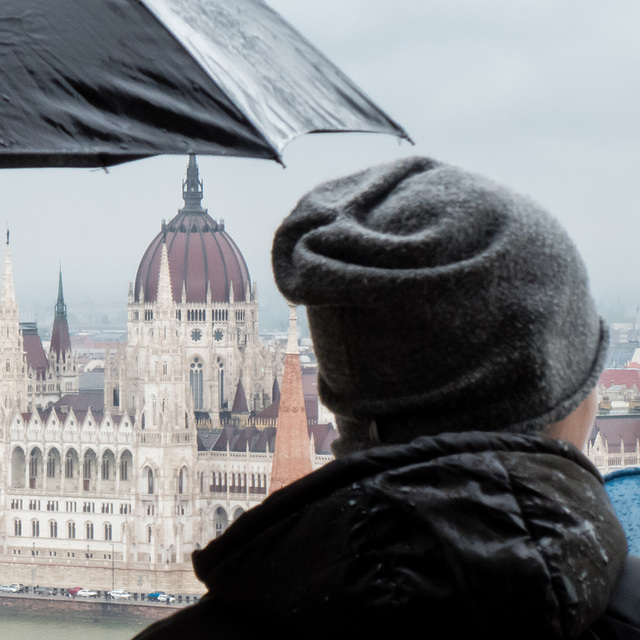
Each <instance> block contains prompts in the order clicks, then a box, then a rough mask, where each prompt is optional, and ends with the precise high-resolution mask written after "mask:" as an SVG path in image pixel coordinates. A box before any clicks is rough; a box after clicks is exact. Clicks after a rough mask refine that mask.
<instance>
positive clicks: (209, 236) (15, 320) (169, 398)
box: [0, 156, 335, 594]
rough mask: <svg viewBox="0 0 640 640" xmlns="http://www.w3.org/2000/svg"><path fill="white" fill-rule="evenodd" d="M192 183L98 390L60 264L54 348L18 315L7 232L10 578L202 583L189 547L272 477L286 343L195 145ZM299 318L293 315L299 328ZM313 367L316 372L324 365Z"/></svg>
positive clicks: (2, 307)
mask: <svg viewBox="0 0 640 640" xmlns="http://www.w3.org/2000/svg"><path fill="white" fill-rule="evenodd" d="M182 196H183V199H184V206H183V207H182V208H181V209H180V210H179V211H178V213H177V215H176V216H175V217H174V218H173V219H171V220H170V221H169V222H168V223H164V222H163V223H162V228H161V231H160V233H158V235H157V236H156V237H155V238H154V239H153V240H152V241H151V243H150V244H149V246H148V248H147V250H146V251H145V252H144V254H143V256H142V259H141V261H140V265H139V267H138V271H137V274H136V278H135V282H134V283H132V285H131V286H130V288H129V292H128V305H127V307H128V309H127V313H128V319H127V336H126V341H125V342H123V343H119V345H118V348H117V349H113V350H110V351H108V352H107V354H106V356H105V363H104V391H103V392H102V391H101V392H100V393H95V392H86V393H85V392H83V391H82V390H81V389H80V383H79V380H80V375H79V366H78V362H77V360H76V357H75V355H74V352H73V350H72V348H71V340H70V335H69V327H68V323H67V312H66V305H65V302H64V294H63V287H62V274H60V279H59V284H58V298H57V302H56V305H55V312H54V319H53V328H52V335H51V343H50V346H49V349H48V353H47V352H45V349H44V348H43V345H42V342H41V340H40V338H39V336H38V331H37V327H36V326H35V324H34V323H21V322H20V319H19V313H18V305H17V302H16V298H15V291H14V285H13V275H12V266H11V256H10V245H9V235H8V234H7V244H6V250H5V257H4V267H3V272H2V290H1V292H0V535H1V545H0V582H3V581H4V582H21V583H23V584H31V583H34V584H41V585H49V586H57V587H72V586H78V585H82V586H85V587H90V588H94V589H111V588H113V587H116V588H126V589H128V590H130V591H137V592H143V593H144V592H147V591H151V590H157V589H161V590H165V591H171V592H177V593H192V594H197V593H200V592H201V591H202V588H203V587H202V585H200V583H198V582H197V581H196V579H195V577H194V576H193V571H192V569H191V563H190V555H191V552H192V551H193V550H194V549H198V548H200V547H202V546H204V545H205V544H206V543H207V542H208V541H209V540H210V539H212V538H213V537H215V536H217V535H220V534H221V533H222V532H223V531H224V529H225V528H226V527H227V526H228V525H229V524H230V523H231V522H233V520H235V519H236V518H237V517H238V516H239V515H240V514H241V513H243V512H244V511H245V510H247V509H249V508H250V507H252V506H254V505H256V504H258V503H259V502H260V501H262V500H263V499H264V498H265V497H266V495H267V494H268V493H269V488H270V478H271V471H272V462H273V458H274V447H275V446H276V434H277V431H278V407H279V403H280V401H281V398H280V384H281V382H282V376H283V373H284V366H285V365H284V363H285V353H284V348H281V349H280V348H278V347H276V348H267V347H265V346H263V345H262V344H261V342H260V339H259V337H258V320H259V304H258V293H257V286H256V284H255V283H254V282H252V281H251V279H250V276H249V270H248V268H247V264H246V262H245V259H244V257H243V255H242V253H241V251H240V250H239V248H238V246H237V245H236V244H235V242H234V241H233V239H232V238H231V236H230V235H229V234H228V233H227V231H226V230H225V225H224V221H222V220H214V219H213V218H212V217H211V216H210V215H209V213H208V212H207V210H206V209H204V208H203V207H202V199H203V189H202V181H201V180H200V178H199V173H198V166H197V164H196V159H195V157H194V156H191V157H190V158H189V162H188V166H187V174H186V179H185V180H184V181H183V186H182ZM291 332H295V326H294V321H293V320H292V325H291V326H290V339H289V344H291ZM287 357H288V356H287ZM296 357H297V356H296ZM287 362H289V360H287ZM296 362H297V363H298V364H297V367H298V369H299V367H300V365H299V359H297V360H296ZM288 366H291V365H288ZM299 373H300V372H298V374H299ZM298 377H300V375H298ZM302 379H303V381H304V380H305V379H306V380H307V381H308V382H309V384H310V385H313V381H314V379H315V375H314V372H313V370H309V371H306V372H305V371H303V372H302ZM296 393H297V392H296ZM303 393H305V392H304V391H303V390H300V392H299V395H301V396H302V394H303ZM290 400H291V399H288V400H287V402H289V401H290ZM305 400H306V402H304V405H303V406H306V418H305V420H306V422H307V424H306V428H307V430H308V431H305V433H308V436H309V452H308V455H309V459H310V465H311V468H317V467H318V466H321V465H322V464H324V463H325V462H327V461H329V460H330V459H331V454H330V444H331V441H332V440H333V438H335V429H334V428H333V425H332V424H331V422H330V420H322V417H323V414H322V408H321V407H320V410H318V403H317V397H316V398H315V399H314V397H313V395H312V394H309V395H308V396H305ZM296 401H302V400H301V399H296ZM303 413H304V412H303ZM278 437H283V433H281V434H279V436H278ZM305 442H306V440H305ZM305 446H306V445H305ZM303 448H304V447H303ZM305 455H306V452H305ZM285 476H286V471H285Z"/></svg>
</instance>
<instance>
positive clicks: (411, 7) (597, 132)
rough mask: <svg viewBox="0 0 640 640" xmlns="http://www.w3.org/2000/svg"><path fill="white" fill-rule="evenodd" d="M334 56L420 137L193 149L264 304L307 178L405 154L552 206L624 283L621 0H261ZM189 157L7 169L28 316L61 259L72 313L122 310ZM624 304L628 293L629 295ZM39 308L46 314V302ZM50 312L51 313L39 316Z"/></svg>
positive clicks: (630, 90) (630, 129) (628, 81)
mask: <svg viewBox="0 0 640 640" xmlns="http://www.w3.org/2000/svg"><path fill="white" fill-rule="evenodd" d="M268 4H270V5H271V6H273V7H274V8H275V9H276V10H277V11H279V12H280V13H281V14H282V15H283V17H284V18H285V19H287V20H289V21H290V22H291V23H292V24H293V25H294V26H295V27H297V28H298V29H299V30H300V31H301V33H303V34H304V35H305V36H306V37H307V38H308V39H309V40H310V41H311V42H312V43H313V44H315V45H316V46H317V47H318V48H319V49H320V50H321V51H322V52H323V53H325V54H326V55H327V56H328V57H329V58H330V59H331V60H332V61H333V62H335V63H336V64H337V65H338V66H339V67H340V68H341V69H342V70H343V71H344V72H345V73H347V75H349V76H350V77H351V78H352V79H353V80H354V81H355V82H356V84H358V85H359V86H360V87H361V89H362V90H363V91H364V92H365V93H366V94H367V95H368V96H369V97H370V98H371V99H373V100H374V102H376V103H377V104H378V105H379V106H380V107H381V108H382V109H384V110H385V111H386V112H387V114H388V115H389V116H390V117H392V118H393V119H395V120H396V121H397V122H398V123H399V124H400V125H402V126H403V127H404V128H405V129H406V130H407V132H408V133H409V135H410V136H411V137H412V138H413V140H414V141H415V143H416V144H415V146H413V147H412V146H411V145H409V144H406V143H403V144H400V145H399V144H398V142H397V141H396V140H394V139H393V138H392V137H390V136H382V135H372V134H334V135H320V136H305V137H303V138H301V139H299V140H297V141H294V142H293V143H292V144H290V145H289V147H287V148H286V149H285V152H284V159H285V162H286V164H287V168H286V169H284V170H283V169H282V168H281V167H280V166H279V165H277V164H276V163H273V162H267V161H258V160H245V159H235V158H215V157H199V158H198V162H199V165H200V174H201V178H202V179H203V180H204V202H203V204H204V206H206V207H208V209H209V212H210V213H211V215H212V216H213V217H215V218H224V219H225V221H226V226H227V230H228V231H229V233H230V234H231V236H232V237H233V238H234V240H235V241H236V242H237V244H238V245H239V247H240V249H241V250H242V252H243V254H244V255H245V258H246V260H247V262H248V264H249V268H250V271H251V276H252V279H253V280H256V281H257V282H258V288H259V291H260V296H261V299H262V301H263V302H269V301H272V300H274V299H275V298H276V293H275V287H274V285H273V280H272V277H271V272H270V260H269V253H270V247H271V238H272V236H273V232H274V230H275V228H276V227H277V225H278V224H279V222H280V220H281V219H282V218H283V217H284V216H285V215H286V214H287V213H288V212H289V211H290V210H291V208H292V207H293V206H294V205H295V203H296V201H297V200H298V198H299V197H300V196H301V195H303V193H304V192H305V191H307V190H308V189H309V188H311V187H313V186H314V185H316V184H317V183H319V182H321V181H323V180H326V179H329V178H332V177H335V176H338V175H341V174H344V173H346V172H350V171H355V170H358V169H361V168H364V167H365V166H368V165H370V164H373V163H377V162H384V161H387V160H392V159H394V158H396V157H399V156H404V155H413V154H420V155H429V156H433V157H435V158H437V159H440V160H443V161H447V162H450V163H453V164H456V165H459V166H463V167H465V168H467V169H470V170H474V171H478V172H480V173H483V174H485V175H487V176H489V177H491V178H493V179H495V180H496V181H498V182H502V183H504V184H507V185H509V186H510V187H512V188H514V189H516V190H518V191H521V192H523V193H526V194H529V195H531V196H532V197H533V198H534V199H535V200H537V201H539V202H540V203H541V204H542V205H543V206H545V207H546V208H548V209H549V210H550V211H551V212H552V213H554V214H555V215H556V216H557V217H558V218H559V219H560V220H561V222H562V223H563V224H564V225H565V227H566V228H567V229H568V230H569V232H570V234H571V235H572V237H573V238H574V239H575V241H576V244H577V245H578V247H579V249H580V251H581V252H582V254H583V255H584V257H585V260H586V262H587V265H588V268H589V272H590V276H591V280H592V284H593V289H594V292H595V294H596V297H597V298H598V300H604V301H605V302H606V301H607V300H608V301H611V300H615V298H616V297H621V296H623V295H626V297H627V300H628V306H635V304H637V301H640V293H639V294H636V293H635V287H636V284H635V281H636V272H637V271H638V269H639V268H640V265H638V262H639V260H638V257H637V255H638V253H637V250H636V241H635V237H636V236H637V235H638V232H639V231H640V219H639V216H638V212H637V208H638V207H637V200H638V193H637V192H638V187H637V183H638V181H637V178H636V174H637V171H638V166H639V165H640V163H639V160H640V144H639V142H640V140H639V138H640V125H639V123H638V117H637V114H636V110H637V107H636V105H637V104H638V103H639V102H640V101H639V100H638V99H637V98H638V94H639V93H640V81H639V80H638V79H637V76H636V74H633V73H631V70H632V69H633V68H634V67H635V66H636V65H635V63H637V62H638V59H639V58H640V42H638V39H637V36H636V34H635V30H634V25H635V24H636V23H637V19H638V18H640V6H638V5H637V4H635V3H631V2H630V1H625V2H622V1H614V2H612V3H608V4H606V5H603V4H601V3H596V2H593V1H586V2H580V3H578V2H577V1H573V2H568V3H562V4H560V5H558V4H557V3H552V2H550V1H548V0H546V1H543V2H535V3H534V2H530V1H528V0H527V1H525V2H521V3H517V5H514V4H513V3H509V2H507V1H506V0H500V1H493V0H491V1H489V2H487V3H476V2H472V1H471V0H462V1H458V2H454V3H446V2H444V0H434V1H433V2H423V1H422V0H399V1H398V2H396V3H393V5H391V4H389V3H386V2H383V1H380V0H342V1H340V2H338V1H337V0H326V1H325V2H322V3H319V2H313V3H300V2H295V1H294V0H271V1H269V2H268ZM186 163H187V158H186V157H185V156H164V157H160V158H152V159H148V160H143V161H139V162H135V163H130V164H127V165H122V166H120V167H115V168H113V169H110V170H109V172H108V173H106V172H104V171H91V170H80V169H46V170H45V169H38V170H3V171H1V172H0V194H1V195H0V202H1V203H2V210H3V214H4V219H5V221H6V223H7V224H8V226H9V228H10V230H11V253H12V259H13V270H14V280H15V286H16V295H17V298H18V302H19V305H20V311H21V315H22V316H23V318H24V319H32V317H33V314H34V313H37V314H38V318H37V319H38V324H39V326H40V327H42V328H46V327H48V326H49V325H50V323H51V320H52V309H53V305H54V303H55V297H56V289H57V277H58V266H59V264H61V265H62V269H63V275H64V284H65V297H66V301H67V304H68V307H69V311H70V313H71V314H73V313H74V311H77V310H78V309H79V308H80V307H83V306H88V305H90V304H94V305H100V304H101V303H105V304H107V305H108V306H115V307H118V306H119V307H120V308H121V309H122V310H124V308H125V307H126V295H127V288H128V283H129V282H131V281H132V280H133V279H134V278H135V274H136V269H137V266H138V263H139V260H140V258H141V257H142V254H143V252H144V250H145V248H146V247H147V245H148V244H149V242H150V241H151V239H152V238H153V236H154V235H155V234H156V233H157V232H158V231H159V230H160V224H161V220H162V219H163V218H164V219H166V220H168V219H170V218H171V217H173V216H174V215H175V213H176V211H177V209H178V208H180V207H181V205H182V201H181V197H180V196H181V191H180V189H181V180H182V178H183V177H184V172H185V167H186ZM636 299H637V301H636ZM47 310H50V311H47ZM43 314H46V315H43Z"/></svg>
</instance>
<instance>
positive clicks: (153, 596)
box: [147, 591, 176, 604]
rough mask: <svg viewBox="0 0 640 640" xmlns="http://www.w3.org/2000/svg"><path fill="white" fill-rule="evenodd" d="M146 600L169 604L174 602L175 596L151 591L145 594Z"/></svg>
mask: <svg viewBox="0 0 640 640" xmlns="http://www.w3.org/2000/svg"><path fill="white" fill-rule="evenodd" d="M147 600H155V601H156V602H167V603H169V604H171V603H172V602H175V601H176V598H175V596H172V595H169V594H167V593H165V592H164V591H152V592H151V593H148V594H147Z"/></svg>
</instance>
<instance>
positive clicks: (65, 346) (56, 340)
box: [49, 268, 71, 360]
mask: <svg viewBox="0 0 640 640" xmlns="http://www.w3.org/2000/svg"><path fill="white" fill-rule="evenodd" d="M69 351H71V338H70V337H69V324H68V323H67V305H66V304H65V303H64V296H63V293H62V268H61V269H60V273H59V275H58V300H57V301H56V306H55V315H54V317H53V328H52V329H51V345H50V347H49V352H50V353H52V354H54V355H55V357H56V360H58V359H60V358H61V359H62V360H64V359H65V357H66V354H67V352H69Z"/></svg>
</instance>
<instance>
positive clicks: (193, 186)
mask: <svg viewBox="0 0 640 640" xmlns="http://www.w3.org/2000/svg"><path fill="white" fill-rule="evenodd" d="M202 195H203V190H202V180H200V177H199V175H198V164H197V163H196V157H195V155H193V154H191V155H190V156H189V164H188V165H187V179H186V180H183V181H182V198H183V200H184V208H185V209H189V210H192V211H193V210H202Z"/></svg>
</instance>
